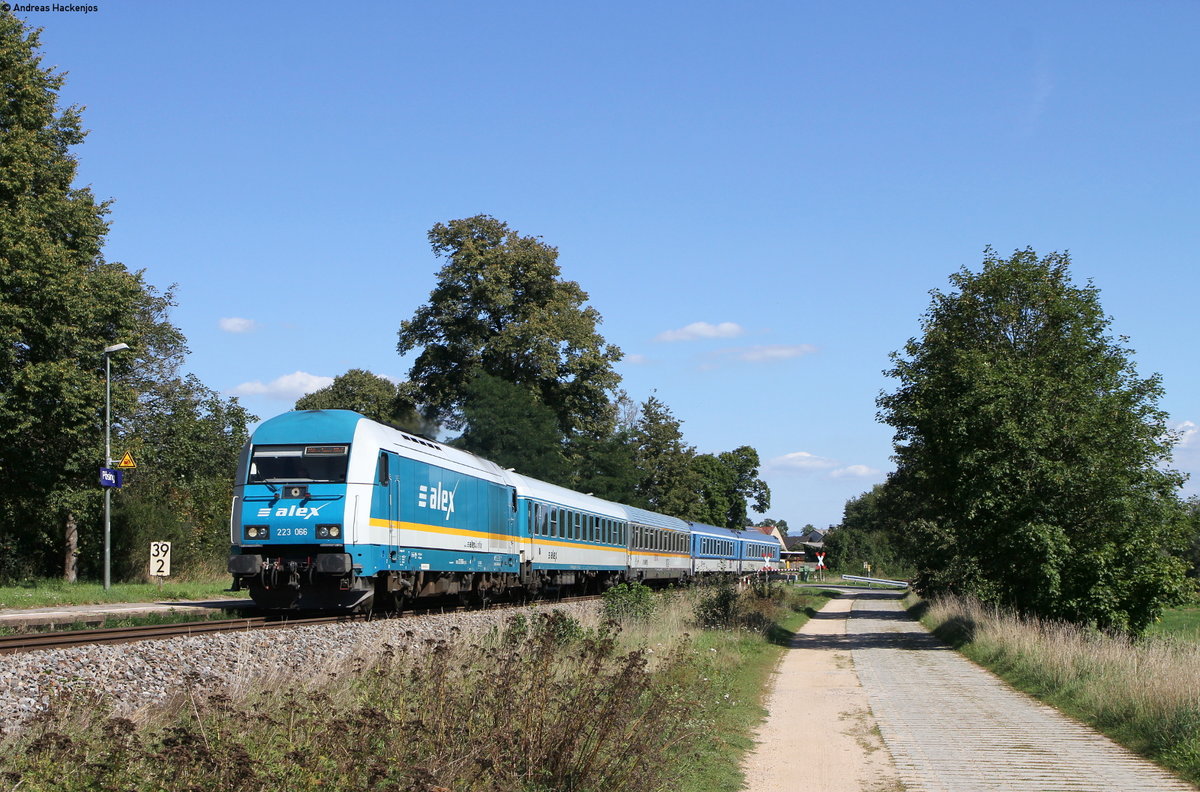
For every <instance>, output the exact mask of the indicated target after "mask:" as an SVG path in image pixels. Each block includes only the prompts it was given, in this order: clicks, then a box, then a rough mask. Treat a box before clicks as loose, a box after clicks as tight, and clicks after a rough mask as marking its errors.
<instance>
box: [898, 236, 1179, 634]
mask: <svg viewBox="0 0 1200 792" xmlns="http://www.w3.org/2000/svg"><path fill="white" fill-rule="evenodd" d="M1069 265H1070V259H1069V257H1068V256H1067V255H1066V254H1065V253H1051V254H1048V255H1046V256H1044V257H1040V258H1039V256H1038V255H1037V254H1036V253H1035V252H1034V251H1032V250H1028V249H1026V250H1019V251H1016V252H1014V253H1013V255H1012V256H1011V257H1009V258H1007V259H1005V258H1000V257H998V256H996V254H995V253H994V252H993V251H992V250H991V249H988V250H987V251H986V254H985V259H984V262H983V267H982V269H981V271H979V272H978V273H974V272H971V271H969V270H967V269H963V270H961V271H959V272H958V273H956V274H954V275H952V276H951V279H950V280H951V284H952V286H953V291H951V292H949V293H943V292H940V291H934V292H933V293H932V295H933V297H932V301H931V304H930V307H929V309H928V311H927V312H926V314H925V316H924V317H923V319H922V330H923V336H922V337H921V338H920V339H916V338H914V339H911V340H909V342H908V343H907V344H906V345H905V348H904V352H903V354H900V353H894V354H893V355H892V361H893V367H892V368H891V369H890V370H889V371H888V372H887V373H888V374H889V375H890V376H892V377H894V378H896V380H897V381H898V382H899V386H898V388H897V389H896V391H895V392H893V393H886V394H883V395H881V396H880V398H879V401H878V404H879V409H880V418H881V420H883V421H884V422H886V423H888V424H890V425H891V426H892V427H893V428H894V429H895V450H896V455H895V459H896V462H897V470H896V472H895V473H894V474H893V475H892V477H891V479H890V481H889V483H888V488H889V490H891V489H894V490H895V493H894V495H895V499H894V501H893V502H894V503H895V504H897V505H896V509H897V511H898V513H899V514H900V515H901V516H902V517H903V518H904V520H905V527H904V529H905V531H906V532H907V533H908V534H909V535H910V538H911V539H912V541H914V542H915V543H917V544H918V545H919V546H920V547H921V555H920V562H921V568H920V569H919V574H918V578H917V583H918V586H919V587H920V588H921V589H922V590H924V591H926V592H932V593H940V592H959V593H965V594H971V595H974V596H976V597H979V598H981V599H983V600H985V601H987V602H992V603H998V604H1005V605H1009V606H1013V607H1016V608H1017V609H1019V610H1021V611H1025V612H1032V613H1037V614H1041V615H1045V616H1050V617H1054V618H1064V619H1069V620H1074V621H1080V622H1086V623H1091V624H1095V625H1098V626H1101V627H1116V628H1122V629H1127V630H1130V631H1134V632H1137V631H1139V630H1141V629H1143V628H1144V627H1145V626H1146V625H1147V624H1148V623H1149V622H1150V621H1151V620H1153V619H1154V618H1155V617H1156V616H1157V615H1158V613H1159V612H1160V610H1161V608H1162V607H1163V606H1164V605H1165V604H1168V603H1171V602H1173V601H1175V599H1176V598H1177V597H1178V596H1180V594H1181V592H1182V591H1183V585H1184V582H1183V572H1184V566H1185V565H1184V564H1183V562H1182V561H1181V560H1180V559H1179V558H1178V557H1177V556H1176V553H1178V552H1179V549H1180V548H1179V546H1180V544H1181V528H1180V526H1181V520H1180V519H1179V506H1178V501H1177V498H1176V496H1175V492H1176V490H1177V489H1178V487H1179V485H1180V483H1181V480H1182V478H1181V476H1180V475H1179V474H1178V473H1176V472H1175V471H1173V470H1170V469H1169V468H1168V467H1166V464H1167V462H1168V460H1169V454H1170V449H1171V445H1172V442H1173V441H1172V437H1171V434H1170V432H1169V431H1168V429H1167V426H1166V416H1165V414H1164V413H1163V411H1162V410H1160V409H1159V407H1158V406H1157V402H1158V399H1159V398H1160V397H1161V394H1162V385H1161V382H1160V379H1159V377H1158V376H1150V377H1140V376H1138V374H1137V372H1136V370H1135V368H1134V365H1133V362H1132V359H1131V356H1132V351H1131V350H1129V349H1127V348H1126V347H1124V346H1123V343H1124V342H1125V339H1123V338H1122V339H1118V340H1114V339H1113V338H1112V337H1111V336H1110V335H1109V319H1108V318H1107V317H1106V316H1105V315H1104V313H1103V311H1102V310H1101V307H1100V301H1099V295H1098V292H1097V290H1096V289H1095V287H1093V286H1092V285H1091V284H1090V283H1089V284H1087V285H1085V286H1076V285H1074V284H1073V283H1072V282H1071V278H1070V273H1069Z"/></svg>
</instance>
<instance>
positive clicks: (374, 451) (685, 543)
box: [229, 410, 781, 610]
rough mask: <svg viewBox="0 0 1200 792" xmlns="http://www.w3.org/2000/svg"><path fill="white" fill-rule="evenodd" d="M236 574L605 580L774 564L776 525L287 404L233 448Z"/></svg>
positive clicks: (363, 588)
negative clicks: (719, 522)
mask: <svg viewBox="0 0 1200 792" xmlns="http://www.w3.org/2000/svg"><path fill="white" fill-rule="evenodd" d="M230 543H231V545H232V547H231V551H230V556H229V572H230V573H231V574H232V575H233V578H234V587H235V588H238V589H246V590H248V591H249V593H250V596H251V597H252V598H253V599H254V601H255V602H256V603H257V604H258V605H260V606H261V607H263V608H267V609H272V610H279V609H304V610H329V609H340V610H367V609H372V608H378V609H385V610H387V609H396V608H400V607H403V605H404V604H405V602H407V601H410V600H412V599H416V598H419V597H430V596H439V595H459V596H461V597H462V598H464V599H470V600H474V601H478V602H484V601H487V600H488V599H491V598H493V597H496V596H498V595H502V594H505V593H514V592H521V593H523V594H525V595H529V596H536V595H538V594H539V593H545V592H548V591H573V592H583V591H589V590H593V591H595V590H603V589H604V588H606V587H608V586H611V585H615V584H616V583H619V582H623V581H675V582H688V581H691V580H692V579H694V578H697V577H706V576H712V575H737V574H741V573H744V572H752V571H758V570H761V569H763V568H775V567H778V565H779V558H780V549H781V548H780V545H779V543H778V541H776V540H775V539H774V537H771V536H766V535H763V534H760V533H757V532H750V533H749V534H747V533H745V532H742V531H730V530H727V529H724V528H716V527H713V526H706V525H700V524H698V523H687V522H684V521H683V520H679V519H676V518H674V517H668V516H666V515H663V514H657V513H655V512H651V511H646V510H644V509H637V508H634V507H632V506H624V505H622V504H619V503H613V502H611V501H606V500H603V499H601V498H596V497H593V496H590V495H583V494H580V493H578V492H574V491H572V490H569V489H565V488H563V487H558V486H555V485H553V484H548V483H546V482H543V481H538V480H537V479H532V478H529V477H527V476H522V475H520V474H517V473H515V472H513V471H511V470H505V469H503V468H501V467H499V466H498V465H496V464H494V463H492V462H489V461H488V460H486V459H483V458H481V457H478V456H475V455H473V454H468V453H466V452H464V451H460V450H458V449H455V448H451V447H449V446H445V445H442V444H441V443H435V442H432V441H430V440H426V439H424V438H421V437H417V436H414V435H411V434H408V433H407V432H403V431H401V430H399V429H395V428H393V427H389V426H385V425H383V424H380V423H376V422H375V421H371V420H369V419H367V418H365V417H363V416H362V415H359V414H358V413H355V412H350V411H348V410H314V411H295V412H289V413H285V414H283V415H280V416H278V417H276V418H272V419H271V420H269V421H266V422H265V423H263V424H262V425H261V426H259V427H258V428H257V429H256V430H255V431H254V434H253V435H252V437H251V438H250V442H249V443H248V444H247V445H246V447H245V449H243V451H242V456H241V460H240V462H239V465H238V472H237V479H236V480H235V486H234V498H233V510H232V516H231V519H230Z"/></svg>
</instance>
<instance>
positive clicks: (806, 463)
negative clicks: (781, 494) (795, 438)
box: [763, 451, 838, 473]
mask: <svg viewBox="0 0 1200 792" xmlns="http://www.w3.org/2000/svg"><path fill="white" fill-rule="evenodd" d="M837 466H838V461H837V460H836V459H828V458H826V457H820V456H817V455H816V454H810V453H808V452H807V451H794V452H792V453H790V454H784V455H783V456H780V457H775V458H774V459H770V460H767V464H765V465H763V468H764V469H770V470H773V471H777V472H780V473H787V472H792V473H794V472H807V471H810V470H828V469H829V468H834V467H837Z"/></svg>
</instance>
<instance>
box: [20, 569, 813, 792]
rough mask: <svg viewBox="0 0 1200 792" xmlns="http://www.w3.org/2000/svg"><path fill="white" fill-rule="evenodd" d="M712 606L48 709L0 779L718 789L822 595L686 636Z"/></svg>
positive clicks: (71, 783)
mask: <svg viewBox="0 0 1200 792" xmlns="http://www.w3.org/2000/svg"><path fill="white" fill-rule="evenodd" d="M713 596H716V595H715V594H714V593H712V592H706V591H699V592H681V593H675V594H672V595H668V596H666V597H663V598H661V602H660V603H659V604H657V605H656V607H655V610H654V612H653V613H652V614H647V615H645V617H639V618H631V619H629V620H627V621H624V622H613V621H609V622H600V620H599V618H597V619H595V620H594V622H591V623H589V622H587V621H577V620H575V619H573V618H571V617H570V616H568V615H566V614H565V613H563V612H562V611H557V610H554V609H550V608H538V609H534V610H533V611H532V615H530V614H529V613H524V614H520V615H517V616H513V617H511V618H510V619H509V620H508V622H507V624H506V625H505V626H504V628H503V629H497V630H495V631H494V632H493V633H491V634H489V635H485V636H475V637H474V639H473V640H472V641H466V640H460V641H457V642H445V641H426V642H422V643H416V642H409V643H408V644H405V645H400V646H388V645H385V646H382V647H378V651H377V652H375V653H374V654H371V655H364V656H361V657H359V658H358V659H357V660H356V661H354V662H352V663H342V664H341V665H339V666H338V667H336V668H314V669H312V671H313V673H312V674H310V675H309V676H308V677H306V678H304V679H295V678H288V679H263V680H259V682H258V684H257V685H254V686H246V688H247V689H246V690H245V691H244V692H239V693H237V694H236V695H234V696H231V695H229V694H227V693H219V694H215V695H212V694H207V695H204V694H201V693H200V692H199V691H196V690H184V691H181V693H180V695H179V698H178V699H177V700H176V701H174V702H172V704H170V705H168V706H164V707H162V708H161V709H157V710H155V711H153V712H143V713H141V714H140V715H139V716H138V717H137V719H136V722H135V721H134V720H131V719H129V718H127V717H122V716H114V714H113V713H111V712H109V711H106V708H105V706H104V702H103V701H102V700H100V699H98V698H94V697H93V698H87V697H84V698H75V699H64V700H62V701H58V702H56V703H55V705H54V707H53V708H52V709H51V711H50V712H48V713H47V714H46V715H45V716H43V717H40V718H39V719H37V720H36V721H35V722H34V723H32V724H31V725H30V726H29V727H28V728H27V729H25V730H24V731H23V732H22V733H21V734H19V735H10V736H9V737H8V738H7V740H6V741H5V743H4V744H3V746H2V750H0V781H3V782H4V783H5V784H6V785H7V786H9V787H11V788H16V787H20V788H21V789H36V790H47V791H48V792H59V791H62V792H75V791H76V790H80V791H82V790H91V789H121V790H201V789H203V790H215V791H216V792H235V791H240V790H259V789H266V788H281V787H285V788H287V789H289V790H298V791H299V792H305V791H306V790H314V792H315V790H318V789H319V790H403V791H404V792H446V791H447V790H471V791H475V790H478V791H479V792H484V791H485V790H486V792H509V791H510V790H511V792H550V790H573V791H575V792H589V791H590V790H595V791H596V792H599V790H611V789H639V790H646V791H647V792H649V791H650V790H668V789H669V790H679V792H699V791H700V790H704V791H705V792H723V791H724V790H728V791H729V792H734V790H737V789H739V788H740V785H741V775H740V772H739V770H738V767H737V760H738V758H739V757H740V756H741V755H742V753H743V752H744V751H745V750H747V749H748V748H749V747H750V745H751V739H752V736H751V735H752V732H753V728H754V726H755V725H756V724H757V723H758V722H759V720H760V719H761V718H762V716H763V714H764V713H763V710H762V704H761V702H762V697H763V694H764V689H765V682H766V680H767V678H768V676H769V674H770V672H771V670H772V669H773V668H774V667H775V664H776V663H777V662H778V660H779V657H780V656H781V654H782V652H783V651H784V649H783V646H782V645H781V644H782V643H783V642H784V640H785V639H786V638H787V637H789V636H790V634H791V632H792V631H793V630H795V629H797V628H798V626H799V624H800V623H801V622H802V621H803V620H804V619H806V618H807V617H808V615H810V613H811V612H813V611H814V610H815V609H816V608H818V607H819V606H820V604H821V603H822V602H823V597H822V596H821V594H820V593H819V592H817V593H814V592H811V591H804V592H790V591H782V590H780V591H778V592H772V593H771V594H770V596H769V597H766V598H762V597H758V596H756V595H754V594H753V593H750V592H746V593H743V594H742V595H740V596H739V597H738V598H737V602H736V605H735V607H734V608H733V609H732V610H733V613H734V617H735V618H734V619H733V620H732V621H731V622H730V623H728V624H726V625H723V627H722V628H721V629H705V630H697V627H696V623H695V619H696V615H697V613H698V611H699V610H700V608H699V605H700V603H702V602H703V601H704V600H705V599H706V598H710V597H713ZM770 614H773V615H774V616H775V617H776V618H773V619H771V620H770V621H769V622H764V621H763V617H766V616H768V615H770ZM777 623H779V625H780V626H778V627H777V628H776V627H775V625H776V624H777ZM764 624H765V625H766V626H765V628H763V629H757V628H756V629H749V628H748V627H747V625H750V626H752V627H761V626H763V625H764ZM772 628H774V629H772Z"/></svg>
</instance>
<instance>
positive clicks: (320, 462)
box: [249, 445, 350, 484]
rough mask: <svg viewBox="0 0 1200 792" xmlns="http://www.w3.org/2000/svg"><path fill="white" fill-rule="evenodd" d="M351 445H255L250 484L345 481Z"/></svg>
mask: <svg viewBox="0 0 1200 792" xmlns="http://www.w3.org/2000/svg"><path fill="white" fill-rule="evenodd" d="M349 460H350V446H345V445H333V446H303V445H287V446H255V448H254V453H253V454H252V455H251V457H250V477H249V483H250V484H285V483H289V482H297V481H300V482H314V481H317V482H329V483H333V484H343V483H345V481H346V466H347V463H348V462H349Z"/></svg>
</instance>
